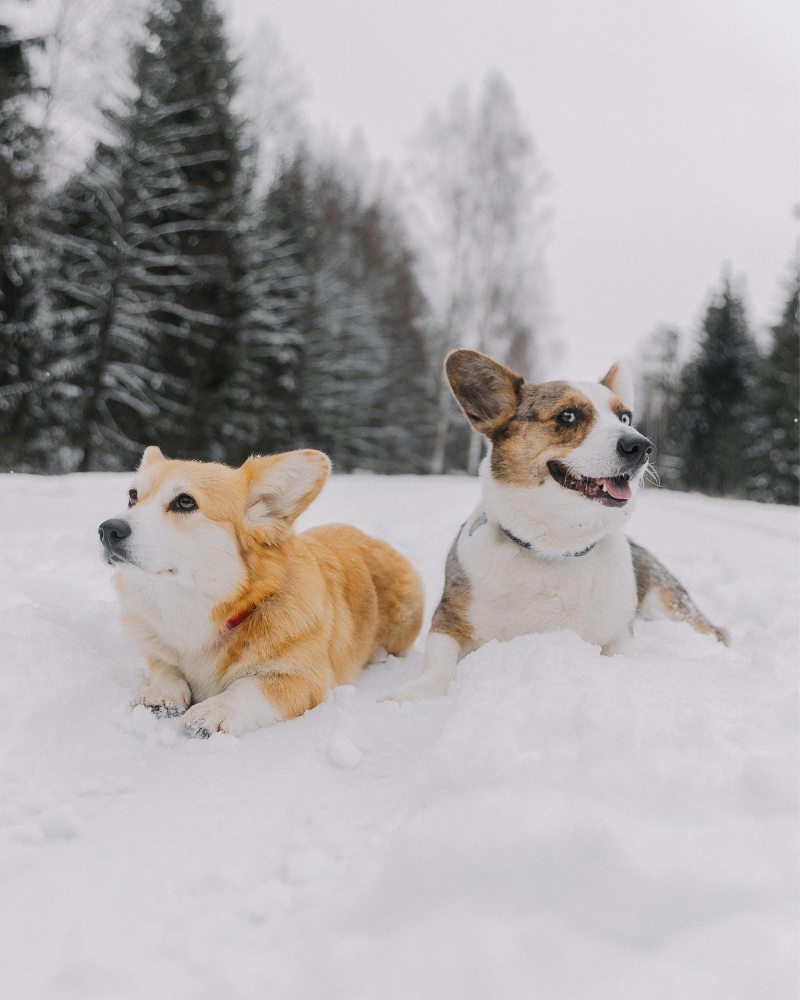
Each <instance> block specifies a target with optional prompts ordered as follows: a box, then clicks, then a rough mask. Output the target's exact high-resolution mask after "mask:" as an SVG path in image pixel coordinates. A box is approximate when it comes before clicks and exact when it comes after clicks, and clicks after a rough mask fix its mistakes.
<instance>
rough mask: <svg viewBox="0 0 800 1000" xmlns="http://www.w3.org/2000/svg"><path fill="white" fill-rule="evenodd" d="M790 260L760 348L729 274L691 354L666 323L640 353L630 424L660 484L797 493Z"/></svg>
mask: <svg viewBox="0 0 800 1000" xmlns="http://www.w3.org/2000/svg"><path fill="white" fill-rule="evenodd" d="M799 309H800V268H798V266H797V264H795V268H794V273H793V275H792V278H791V280H790V282H789V286H788V288H787V297H786V304H785V307H784V311H783V315H782V317H781V320H780V322H779V323H778V324H777V325H776V326H774V327H772V329H771V331H770V333H771V338H770V343H769V345H768V346H767V348H766V350H762V349H760V348H759V346H758V344H757V343H756V341H755V339H754V338H753V336H752V333H751V331H750V329H749V326H748V321H747V316H746V312H745V307H744V304H743V302H742V299H741V296H740V295H737V294H736V292H735V290H734V289H733V288H732V286H731V282H730V281H729V280H727V279H726V280H725V282H724V284H723V287H722V289H721V290H720V291H719V292H718V293H717V294H716V295H715V296H714V298H713V300H712V301H711V303H710V305H709V306H708V309H707V311H706V314H705V318H704V321H703V327H702V331H701V336H700V339H699V343H698V346H697V349H696V352H695V354H694V356H693V357H691V358H690V359H689V360H688V361H687V362H686V363H685V364H683V365H681V364H680V363H679V361H678V344H679V337H678V334H677V332H676V331H675V330H672V329H661V330H658V331H657V332H656V333H655V334H654V335H653V337H652V338H651V339H650V341H649V343H648V345H647V347H646V349H645V352H644V358H643V360H644V365H643V374H642V379H641V387H640V392H641V397H642V403H643V409H642V410H641V411H640V415H639V416H638V417H637V426H638V427H639V428H640V429H641V430H642V431H644V433H645V434H647V435H648V437H650V438H652V439H653V441H655V443H656V445H657V452H656V455H655V466H656V470H657V471H658V473H659V476H660V479H661V481H662V483H663V485H665V486H669V487H672V488H677V489H686V490H699V491H701V492H703V493H708V494H711V495H714V496H735V497H742V498H744V499H749V500H760V501H763V502H768V503H785V504H797V503H798V502H800V433H799V430H798V428H799V426H800V425H799V424H798V417H799V416H800V412H799V411H800V381H799V378H798V376H799V375H800V314H799Z"/></svg>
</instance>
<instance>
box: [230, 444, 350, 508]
mask: <svg viewBox="0 0 800 1000" xmlns="http://www.w3.org/2000/svg"><path fill="white" fill-rule="evenodd" d="M241 471H242V472H243V473H244V474H245V476H246V478H247V483H248V485H247V500H246V503H245V512H244V523H245V524H246V525H248V526H249V527H261V528H277V527H284V528H288V527H290V526H291V525H292V524H294V522H295V520H296V519H297V518H298V517H299V516H300V514H302V513H303V511H304V510H305V509H306V507H308V505H309V504H310V503H311V501H312V500H313V499H314V498H315V497H316V496H317V494H318V493H319V491H320V490H321V489H322V487H323V486H324V485H325V480H326V479H327V478H328V473H329V472H330V471H331V461H330V459H329V458H328V456H327V455H323V454H322V452H321V451H312V450H311V449H310V448H309V449H306V450H305V451H289V452H286V454H284V455H269V456H267V457H266V458H248V460H247V461H246V462H245V463H244V465H243V466H242V469H241Z"/></svg>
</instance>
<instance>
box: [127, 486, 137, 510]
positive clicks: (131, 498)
mask: <svg viewBox="0 0 800 1000" xmlns="http://www.w3.org/2000/svg"><path fill="white" fill-rule="evenodd" d="M138 499H139V494H138V493H137V492H136V490H128V506H129V507H133V505H134V504H135V503H136V501H137V500H138Z"/></svg>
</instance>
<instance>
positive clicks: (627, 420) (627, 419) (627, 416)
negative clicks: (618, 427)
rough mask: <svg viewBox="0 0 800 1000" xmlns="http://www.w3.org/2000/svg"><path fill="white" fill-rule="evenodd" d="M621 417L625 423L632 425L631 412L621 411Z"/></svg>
mask: <svg viewBox="0 0 800 1000" xmlns="http://www.w3.org/2000/svg"><path fill="white" fill-rule="evenodd" d="M619 419H620V420H621V421H622V423H623V424H627V425H628V426H630V422H631V415H630V413H621V414H620V417H619Z"/></svg>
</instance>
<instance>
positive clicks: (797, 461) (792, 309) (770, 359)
mask: <svg viewBox="0 0 800 1000" xmlns="http://www.w3.org/2000/svg"><path fill="white" fill-rule="evenodd" d="M799 311H800V268H798V267H797V266H795V272H794V275H793V277H792V280H791V283H790V286H789V297H788V300H787V302H786V306H785V308H784V311H783V316H782V318H781V321H780V323H778V324H777V326H773V328H772V347H771V350H770V352H769V354H768V355H767V357H766V358H765V359H764V363H763V365H762V369H761V371H762V375H761V379H760V385H759V388H758V396H759V402H760V404H761V417H762V419H761V422H760V426H759V428H758V436H757V439H756V441H755V442H754V443H753V445H752V447H751V449H750V453H751V458H750V463H749V464H750V469H749V473H750V475H749V481H748V486H749V488H750V495H751V497H753V499H755V500H765V501H768V502H771V503H788V504H797V503H800V431H799V430H798V418H799V417H800V412H798V411H799V410H800V314H799Z"/></svg>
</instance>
